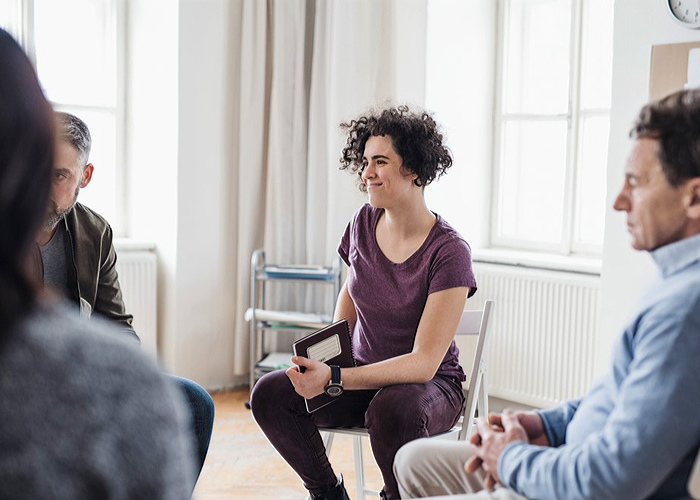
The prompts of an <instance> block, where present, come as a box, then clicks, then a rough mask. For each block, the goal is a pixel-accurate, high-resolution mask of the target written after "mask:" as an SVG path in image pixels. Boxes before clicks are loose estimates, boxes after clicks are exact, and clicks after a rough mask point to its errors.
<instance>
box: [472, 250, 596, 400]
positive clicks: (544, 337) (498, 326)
mask: <svg viewBox="0 0 700 500" xmlns="http://www.w3.org/2000/svg"><path fill="white" fill-rule="evenodd" d="M474 271H475V273H476V277H477V283H478V285H479V291H478V293H477V294H476V295H475V296H474V297H473V299H470V300H469V304H468V306H467V307H468V308H470V309H472V308H477V307H480V306H481V305H482V304H483V302H484V301H485V300H487V299H493V300H494V308H493V310H492V320H491V323H490V328H489V331H490V336H489V338H488V340H487V346H486V351H487V354H486V359H487V363H488V384H489V393H490V395H491V396H495V397H499V398H503V399H507V400H510V401H515V402H519V403H523V404H528V405H532V406H538V407H548V406H552V405H554V404H557V403H559V402H561V401H563V400H565V399H569V398H572V397H577V396H581V395H583V394H585V392H586V391H587V390H588V387H589V385H590V383H591V381H592V379H593V376H594V353H595V329H596V323H597V318H598V292H599V288H600V279H599V278H598V277H596V276H589V275H583V274H577V273H566V272H559V271H544V270H538V269H527V268H520V267H515V266H506V265H496V264H484V263H475V264H474Z"/></svg>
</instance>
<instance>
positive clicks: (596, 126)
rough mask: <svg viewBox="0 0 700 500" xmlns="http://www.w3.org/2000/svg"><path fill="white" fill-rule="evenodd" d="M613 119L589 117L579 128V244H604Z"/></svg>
mask: <svg viewBox="0 0 700 500" xmlns="http://www.w3.org/2000/svg"><path fill="white" fill-rule="evenodd" d="M609 129H610V118H608V117H607V116H605V117H600V116H597V117H589V118H585V119H584V120H583V123H582V126H581V128H580V131H581V132H580V134H581V138H580V143H579V144H580V146H579V147H580V149H579V151H580V154H579V158H580V161H579V169H578V178H577V182H576V184H577V190H576V191H577V196H576V198H577V203H576V221H575V239H576V242H577V243H587V244H594V245H602V244H603V224H604V222H605V193H606V187H605V185H606V182H605V169H606V166H607V158H608V132H609Z"/></svg>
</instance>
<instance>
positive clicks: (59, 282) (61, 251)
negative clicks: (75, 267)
mask: <svg viewBox="0 0 700 500" xmlns="http://www.w3.org/2000/svg"><path fill="white" fill-rule="evenodd" d="M67 236H68V235H67V234H66V228H65V226H64V225H63V224H59V225H58V227H57V228H56V232H55V233H54V234H53V237H52V238H51V240H50V241H49V242H48V243H47V244H46V245H43V246H40V247H39V251H40V252H41V260H42V261H43V263H44V286H50V287H52V288H53V289H54V290H56V291H57V292H60V293H62V294H63V295H65V296H66V297H69V296H70V295H69V291H68V255H67V253H66V244H65V241H66V237H67Z"/></svg>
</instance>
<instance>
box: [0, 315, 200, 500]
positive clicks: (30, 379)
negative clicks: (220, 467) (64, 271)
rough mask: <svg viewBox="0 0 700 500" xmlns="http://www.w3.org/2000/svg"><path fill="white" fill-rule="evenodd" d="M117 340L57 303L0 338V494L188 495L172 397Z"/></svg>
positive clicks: (184, 449)
mask: <svg viewBox="0 0 700 500" xmlns="http://www.w3.org/2000/svg"><path fill="white" fill-rule="evenodd" d="M115 332H116V333H115ZM119 337H121V335H120V333H119V332H118V331H116V330H114V329H113V328H111V327H110V326H109V325H107V324H106V323H104V322H102V321H99V320H96V319H93V320H92V321H90V322H89V323H88V322H86V321H84V320H81V319H79V318H78V317H77V315H74V314H73V313H72V311H68V310H66V309H63V308H60V307H56V306H50V307H41V308H39V309H38V310H37V312H35V313H34V314H32V315H31V317H30V318H28V319H25V320H23V321H21V322H20V323H19V324H18V325H17V326H16V327H15V328H13V330H12V331H11V332H9V333H4V334H2V335H1V336H0V498H2V499H6V498H12V499H14V498H17V499H30V498H31V499H48V498H51V499H98V498H99V499H149V500H153V499H186V498H188V497H189V496H190V494H191V492H192V487H193V484H194V479H193V478H194V475H193V467H192V459H191V450H190V448H191V443H190V442H189V440H188V439H189V438H188V437H187V436H188V434H187V430H186V423H187V422H186V420H185V419H186V417H185V415H186V414H185V412H184V411H183V409H182V403H181V401H180V399H179V398H180V396H179V394H178V393H177V392H176V391H175V390H174V388H172V387H171V386H170V382H169V381H168V380H167V379H166V378H165V377H164V376H162V375H161V373H160V371H159V370H158V368H157V366H156V365H155V364H154V363H153V362H152V361H151V360H149V359H148V358H146V357H145V356H144V355H143V354H142V353H141V352H139V351H138V350H137V349H136V348H133V347H131V346H129V345H127V344H126V343H125V341H124V340H122V339H120V338H119Z"/></svg>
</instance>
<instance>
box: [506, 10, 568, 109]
mask: <svg viewBox="0 0 700 500" xmlns="http://www.w3.org/2000/svg"><path fill="white" fill-rule="evenodd" d="M508 6H509V7H508V10H507V16H508V18H507V20H506V31H505V33H506V41H505V48H506V50H505V52H504V64H505V65H504V72H503V85H504V90H505V101H504V111H505V112H506V113H538V114H539V113H543V114H553V113H566V112H567V110H568V102H569V55H570V40H569V36H570V31H571V0H510V2H508Z"/></svg>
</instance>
